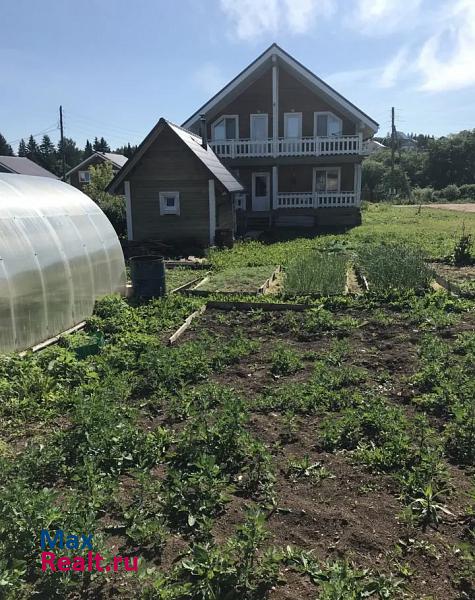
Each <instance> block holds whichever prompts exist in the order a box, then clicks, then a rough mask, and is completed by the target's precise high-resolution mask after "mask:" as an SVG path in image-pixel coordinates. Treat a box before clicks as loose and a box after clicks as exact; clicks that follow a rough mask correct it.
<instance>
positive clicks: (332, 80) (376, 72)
mask: <svg viewBox="0 0 475 600" xmlns="http://www.w3.org/2000/svg"><path fill="white" fill-rule="evenodd" d="M380 75H381V68H380V67H369V68H368V69H353V70H351V71H337V72H336V73H331V74H330V75H324V77H323V79H324V80H325V81H326V82H327V83H328V84H330V85H331V86H333V87H335V88H336V89H339V88H341V87H342V86H350V85H352V86H354V85H371V84H373V83H374V82H375V81H376V78H377V77H380Z"/></svg>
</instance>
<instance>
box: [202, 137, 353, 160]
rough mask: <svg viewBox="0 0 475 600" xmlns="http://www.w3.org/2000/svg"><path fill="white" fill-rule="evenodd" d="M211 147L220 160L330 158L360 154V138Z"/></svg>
mask: <svg viewBox="0 0 475 600" xmlns="http://www.w3.org/2000/svg"><path fill="white" fill-rule="evenodd" d="M210 146H211V148H212V149H213V150H214V152H215V153H216V154H217V155H218V156H220V157H221V158H252V157H259V156H330V155H332V156H334V155H343V154H361V151H362V146H363V139H362V136H361V134H359V135H341V136H328V137H302V138H297V139H294V138H278V139H277V140H275V142H274V140H273V139H272V138H269V139H267V140H250V139H238V140H222V141H216V140H213V141H211V142H210Z"/></svg>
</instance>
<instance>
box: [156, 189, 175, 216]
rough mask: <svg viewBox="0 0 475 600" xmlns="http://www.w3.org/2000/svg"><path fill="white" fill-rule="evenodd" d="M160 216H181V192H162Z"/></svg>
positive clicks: (160, 194)
mask: <svg viewBox="0 0 475 600" xmlns="http://www.w3.org/2000/svg"><path fill="white" fill-rule="evenodd" d="M159 197H160V214H161V215H179V214H180V192H160V193H159Z"/></svg>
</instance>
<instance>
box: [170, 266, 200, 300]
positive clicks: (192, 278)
mask: <svg viewBox="0 0 475 600" xmlns="http://www.w3.org/2000/svg"><path fill="white" fill-rule="evenodd" d="M165 276H166V286H167V293H168V294H171V293H174V292H177V291H180V289H186V287H188V286H189V285H193V284H196V283H198V282H199V281H200V280H201V279H202V278H203V274H202V272H201V271H199V270H195V269H194V268H189V267H174V268H169V267H167V268H166V271H165Z"/></svg>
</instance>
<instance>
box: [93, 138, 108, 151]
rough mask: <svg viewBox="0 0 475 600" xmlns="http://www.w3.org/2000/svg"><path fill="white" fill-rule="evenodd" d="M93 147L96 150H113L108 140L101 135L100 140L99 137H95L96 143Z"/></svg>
mask: <svg viewBox="0 0 475 600" xmlns="http://www.w3.org/2000/svg"><path fill="white" fill-rule="evenodd" d="M92 147H93V149H94V152H110V151H111V149H110V146H109V144H108V143H107V142H106V140H105V139H104V138H103V137H101V139H100V140H98V139H97V137H96V138H94V144H93V146H92Z"/></svg>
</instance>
